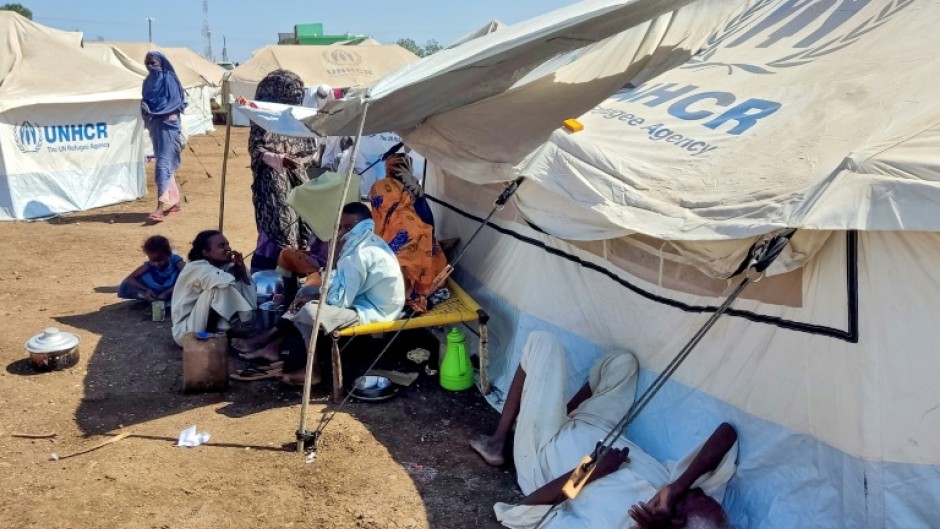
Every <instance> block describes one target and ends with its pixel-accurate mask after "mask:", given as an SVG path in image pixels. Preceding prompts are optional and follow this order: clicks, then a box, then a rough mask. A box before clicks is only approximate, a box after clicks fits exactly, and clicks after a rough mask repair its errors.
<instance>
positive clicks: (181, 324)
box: [170, 260, 258, 346]
mask: <svg viewBox="0 0 940 529" xmlns="http://www.w3.org/2000/svg"><path fill="white" fill-rule="evenodd" d="M230 266H231V265H229V266H228V267H226V268H230ZM257 306H258V297H257V292H256V290H255V284H254V282H253V281H251V282H249V283H245V282H244V281H239V280H237V279H235V276H233V275H232V274H230V273H228V272H227V271H225V270H223V269H221V268H218V267H216V266H214V265H212V264H210V263H209V262H208V261H203V260H200V261H193V262H191V263H187V264H186V266H184V267H183V271H182V272H180V276H179V279H177V280H176V286H175V287H173V301H172V303H171V305H170V309H171V312H172V314H173V339H174V340H175V341H176V343H177V344H179V345H180V346H182V345H183V344H182V339H183V336H184V335H186V334H188V333H191V332H200V331H204V330H206V323H207V322H208V321H209V310H210V309H211V310H214V311H216V312H217V313H218V314H219V316H221V317H222V321H220V322H219V323H220V325H221V327H222V328H225V327H226V326H227V325H228V322H229V320H231V319H232V317H233V316H235V315H236V314H239V316H240V317H241V319H242V321H249V320H251V318H252V317H253V316H254V314H253V311H254V309H255V308H257Z"/></svg>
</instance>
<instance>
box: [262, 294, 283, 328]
mask: <svg viewBox="0 0 940 529" xmlns="http://www.w3.org/2000/svg"><path fill="white" fill-rule="evenodd" d="M285 312H287V308H286V307H284V305H281V304H280V303H278V302H276V301H267V302H265V303H262V304H261V305H260V306H259V307H258V316H259V317H258V324H259V325H260V326H261V328H262V329H270V328H271V327H274V325H276V324H277V320H279V319H280V318H281V316H283V315H284V313H285Z"/></svg>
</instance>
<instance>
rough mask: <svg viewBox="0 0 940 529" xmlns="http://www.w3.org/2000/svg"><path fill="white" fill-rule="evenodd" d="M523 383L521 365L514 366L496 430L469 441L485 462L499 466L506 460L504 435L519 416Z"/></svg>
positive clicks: (523, 376) (523, 373)
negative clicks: (504, 455) (514, 370)
mask: <svg viewBox="0 0 940 529" xmlns="http://www.w3.org/2000/svg"><path fill="white" fill-rule="evenodd" d="M524 385H525V371H523V369H522V366H519V367H517V368H516V374H515V375H513V377H512V384H510V385H509V394H508V395H507V396H506V403H505V404H504V405H503V412H502V413H501V414H500V416H499V423H497V425H496V431H495V432H493V435H490V436H489V437H481V438H479V439H474V440H472V441H470V448H473V449H474V450H475V451H476V452H477V453H478V454H480V457H482V458H483V460H484V461H486V462H487V464H490V465H493V466H500V465H502V464H503V463H505V462H506V459H505V458H504V457H503V451H504V450H505V449H506V436H508V435H509V432H511V431H512V426H513V424H515V423H516V418H517V417H519V408H520V407H521V406H522V388H523V386H524Z"/></svg>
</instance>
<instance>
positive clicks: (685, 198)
mask: <svg viewBox="0 0 940 529" xmlns="http://www.w3.org/2000/svg"><path fill="white" fill-rule="evenodd" d="M670 9H676V11H674V12H671V13H670V12H668V11H669V10H670ZM938 19H940V3H937V2H913V1H911V0H880V1H871V2H838V3H837V2H828V1H808V2H791V1H786V0H757V1H751V2H731V1H708V0H702V1H699V2H694V3H690V4H687V5H685V6H681V5H678V4H676V3H669V2H661V1H656V0H649V1H643V0H636V1H627V2H612V1H607V2H602V1H590V2H583V3H582V4H578V5H575V6H572V7H571V8H567V9H563V10H559V11H558V12H555V13H552V14H550V15H546V16H545V17H540V18H538V19H534V20H532V21H528V22H525V23H523V24H520V25H517V26H511V27H509V28H506V29H504V30H501V31H498V32H496V33H493V34H490V35H485V36H482V37H480V38H477V39H474V40H472V41H469V42H467V43H466V44H463V45H461V46H458V47H456V48H454V49H451V50H445V51H442V52H440V53H439V54H436V55H435V56H432V57H431V58H429V59H426V60H424V61H421V62H420V63H416V64H414V65H413V66H411V67H406V68H405V69H403V70H401V71H399V72H396V73H395V74H393V75H391V76H389V77H388V78H386V79H384V80H382V81H380V82H379V83H377V84H376V85H375V86H374V88H373V91H372V93H371V94H370V95H371V103H370V104H371V106H370V107H369V110H368V119H367V120H366V126H365V130H366V131H367V132H374V131H378V130H387V129H392V130H395V131H396V132H399V133H400V134H402V136H403V137H404V138H405V141H406V142H408V143H409V144H410V145H411V146H413V147H415V148H416V149H417V150H419V151H420V152H422V154H424V155H425V156H426V157H427V158H428V159H429V160H430V161H431V162H433V163H434V164H435V165H436V166H437V168H438V170H437V171H433V172H432V173H431V174H430V175H429V177H428V184H429V188H430V192H431V194H432V195H434V196H436V198H437V202H438V211H437V212H436V213H437V215H436V218H437V219H438V227H437V229H438V233H439V234H440V236H442V237H453V236H459V237H462V238H464V239H466V238H468V237H469V236H470V234H471V233H472V231H473V229H474V228H475V227H476V223H477V222H478V221H479V220H480V217H481V216H482V214H483V213H485V212H486V211H488V210H489V207H490V206H491V203H492V199H493V198H495V196H496V194H497V193H498V192H499V189H500V188H501V186H500V185H498V183H499V182H503V181H506V180H508V179H510V178H514V177H516V176H519V175H521V176H525V177H526V181H525V182H524V183H523V185H522V187H521V188H520V190H519V192H518V194H517V197H516V199H515V200H514V201H513V208H507V210H504V211H503V212H502V213H501V217H500V218H498V219H497V220H496V221H495V222H494V223H493V224H492V225H491V226H490V229H486V230H484V231H483V232H482V235H481V238H480V239H479V240H478V242H477V243H475V244H476V247H475V248H474V249H472V250H471V251H470V252H469V253H468V254H467V257H466V260H465V261H464V262H463V263H462V264H463V266H462V273H461V279H462V280H463V281H464V283H466V286H468V287H470V288H471V290H472V291H473V293H474V294H475V297H477V298H478V299H483V300H485V303H484V305H485V306H486V309H487V311H488V312H489V313H490V314H491V315H492V320H491V333H490V340H491V341H490V356H491V366H490V376H491V379H492V380H493V381H494V384H495V386H496V387H497V391H496V393H495V394H493V395H491V397H492V398H493V399H494V400H495V401H497V402H498V400H499V398H500V397H501V396H502V395H504V394H505V391H506V389H508V383H509V376H510V375H511V373H512V372H513V370H514V369H515V366H516V365H517V363H518V356H519V352H520V349H521V346H522V344H523V343H524V342H525V339H526V337H527V336H528V334H529V333H530V332H532V331H533V330H549V331H552V332H554V333H556V334H557V335H558V336H560V337H561V339H562V341H563V342H564V343H565V345H566V348H567V350H568V351H569V359H568V362H569V373H572V376H571V380H570V384H569V385H570V389H571V390H572V391H573V390H574V389H575V388H576V387H577V385H578V384H579V383H580V382H581V381H583V379H584V375H585V372H586V369H587V368H588V367H589V366H590V365H591V363H592V362H593V361H594V359H596V358H597V357H598V356H600V355H601V354H603V352H604V351H606V350H611V349H614V348H618V349H628V350H631V351H633V352H634V353H635V354H636V355H637V356H638V358H639V360H640V364H641V366H643V372H642V374H641V386H643V385H644V384H648V383H649V381H650V380H651V379H652V377H653V375H654V374H655V373H657V372H659V371H660V370H661V369H662V368H663V367H664V366H665V364H666V363H667V362H668V361H669V359H671V357H672V355H673V354H674V353H675V352H676V351H677V350H678V349H679V348H680V347H681V345H682V344H683V343H684V342H685V341H686V340H687V339H688V338H689V336H690V335H691V334H692V333H693V332H694V331H695V330H696V329H697V328H698V326H700V325H701V324H702V322H703V321H704V318H705V317H706V315H707V313H709V312H710V311H713V310H714V308H715V307H716V306H717V305H718V304H719V303H720V301H721V300H722V295H723V294H725V293H726V292H727V288H728V285H729V280H728V279H727V278H728V276H729V275H731V273H732V272H733V271H734V269H735V268H736V267H737V265H738V264H739V263H740V262H741V259H742V258H743V256H744V254H745V252H746V251H747V248H748V247H749V246H750V245H751V244H752V243H753V242H754V241H755V240H756V239H757V238H758V237H760V236H762V235H765V234H768V233H772V232H773V231H775V230H776V229H778V228H781V227H794V228H798V229H799V231H798V232H797V236H796V237H795V238H794V241H793V244H792V245H791V247H790V248H789V250H788V252H787V253H786V254H785V255H784V256H782V258H781V261H779V262H778V263H777V265H776V266H775V268H774V269H773V270H772V275H771V277H768V278H767V279H765V280H764V281H762V282H761V283H759V284H758V285H757V286H756V287H755V288H753V289H752V290H750V291H749V293H748V298H749V299H745V300H742V301H739V302H738V303H737V304H736V306H735V309H734V311H733V312H732V314H731V315H730V316H729V317H726V318H724V319H723V320H721V321H720V322H719V323H718V325H717V326H716V328H715V329H714V330H713V331H712V332H711V334H709V335H708V336H707V337H706V338H705V340H704V341H703V342H702V344H701V345H700V346H699V348H698V349H697V350H696V352H695V353H693V355H692V357H690V359H689V360H688V361H687V362H686V364H684V365H683V366H682V367H681V368H680V370H679V372H678V374H677V375H676V378H675V379H674V380H673V381H672V382H670V383H669V384H668V385H667V386H666V388H665V390H664V392H663V393H661V394H660V395H659V396H658V397H657V398H656V399H655V400H654V401H653V404H652V405H651V407H650V408H648V409H647V410H646V411H645V412H644V414H643V415H641V416H640V420H639V421H638V422H637V423H636V424H635V425H634V426H633V428H632V429H631V431H630V436H631V437H632V438H633V439H634V440H636V441H637V442H638V444H640V445H641V446H642V447H643V448H644V449H645V450H647V451H648V452H650V453H651V454H653V455H654V456H656V457H658V458H659V459H661V460H667V459H674V458H676V457H678V456H680V455H682V454H684V453H686V452H687V451H688V450H689V449H691V448H692V447H694V446H695V444H696V443H697V442H699V441H700V440H701V439H702V437H703V435H707V433H708V432H709V431H710V430H711V428H713V427H714V426H715V425H716V424H717V423H718V422H720V421H724V420H729V421H731V422H732V423H734V424H735V426H736V427H737V428H738V430H739V433H740V438H741V451H740V454H739V469H738V473H737V475H736V477H735V478H734V479H733V480H732V482H731V484H730V486H729V488H728V492H727V494H726V496H725V505H726V507H727V508H728V510H729V513H730V515H731V518H732V522H733V524H734V525H735V526H738V527H749V528H791V527H820V528H841V527H849V528H869V527H871V528H874V527H879V528H881V527H885V528H905V529H908V528H929V527H937V526H940V514H938V513H940V492H938V491H940V447H938V445H937V444H936V442H935V439H936V438H938V434H940V417H938V416H937V414H936V409H937V408H938V407H940V390H937V389H936V388H937V386H936V383H935V381H934V374H935V373H936V372H938V370H940V360H938V359H937V355H936V354H934V351H933V349H934V345H935V344H936V343H937V341H938V338H940V337H938V336H937V331H936V329H937V326H936V325H935V323H934V322H933V320H934V319H935V315H936V314H938V313H940V305H938V303H940V302H938V301H937V300H938V299H940V283H938V281H937V279H936V274H935V273H934V272H933V269H934V268H936V266H937V264H938V263H940V235H938V233H937V232H938V231H940V223H938V220H937V219H938V216H937V215H935V214H933V213H934V212H935V211H936V207H935V205H936V203H937V202H938V200H940V164H938V159H940V158H938V157H937V154H936V153H937V151H938V150H940V149H938V147H940V134H938V128H937V123H938V122H940V116H938V115H937V112H938V108H940V106H938V105H937V104H936V98H937V96H936V91H935V88H934V72H933V65H934V64H935V60H934V59H933V58H932V56H933V50H934V49H936V47H937V45H938V44H940V34H938V33H937V32H936V30H935V28H934V25H935V24H934V23H935V21H936V20H938ZM611 24H620V27H619V29H618V28H616V27H613V26H611ZM618 31H620V32H619V33H618ZM587 36H589V37H587ZM579 37H581V38H583V40H579ZM585 37H587V38H585ZM585 40H589V42H596V44H592V45H589V46H587V47H581V46H583V45H584V44H585ZM546 43H554V45H555V46H556V48H555V49H554V50H544V49H543V47H544V46H545V45H546ZM576 43H577V44H576ZM559 48H565V49H559ZM559 51H560V52H562V54H561V55H558V54H557V53H556V52H559ZM477 78H480V79H482V78H486V79H488V81H489V83H488V84H475V83H473V80H474V79H477ZM460 85H463V86H467V87H468V89H467V90H465V91H462V92H460V93H456V92H455V91H454V88H455V87H456V86H460ZM624 85H626V88H625V89H623V90H618V89H619V88H620V87H622V86H624ZM605 90H606V94H605V93H603V92H604V91H605ZM610 94H613V95H610ZM365 102H366V100H365V98H362V99H359V100H351V101H340V102H336V103H334V104H333V105H332V106H331V107H327V111H328V112H325V113H323V114H320V115H318V116H314V117H311V118H308V119H307V121H308V123H309V124H310V125H311V126H312V127H313V128H314V129H316V130H317V131H318V132H321V133H334V134H335V133H348V131H349V130H350V129H352V128H354V127H355V126H356V125H357V124H358V120H359V118H360V116H361V115H362V109H363V108H364V106H365ZM582 114H583V115H582ZM576 115H581V117H580V118H579V120H580V121H581V123H582V124H583V125H584V130H583V131H582V132H577V133H572V132H569V131H567V130H564V129H560V128H558V125H559V124H560V122H561V120H562V119H564V118H567V117H571V116H576ZM534 262H537V263H539V266H538V270H537V273H533V270H532V268H531V264H530V263H534Z"/></svg>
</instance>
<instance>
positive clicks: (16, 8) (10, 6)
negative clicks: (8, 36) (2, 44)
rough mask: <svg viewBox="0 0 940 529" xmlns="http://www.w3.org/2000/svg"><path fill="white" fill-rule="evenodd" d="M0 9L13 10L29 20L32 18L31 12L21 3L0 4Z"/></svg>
mask: <svg viewBox="0 0 940 529" xmlns="http://www.w3.org/2000/svg"><path fill="white" fill-rule="evenodd" d="M0 11H14V12H16V13H19V14H21V15H23V16H24V17H26V18H28V19H30V20H32V19H33V12H32V11H30V10H29V8H27V7H26V6H24V5H23V4H3V5H2V6H0Z"/></svg>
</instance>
